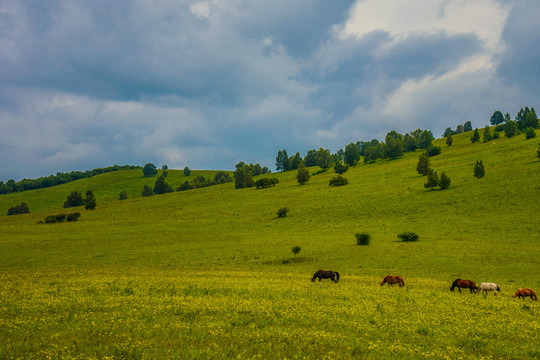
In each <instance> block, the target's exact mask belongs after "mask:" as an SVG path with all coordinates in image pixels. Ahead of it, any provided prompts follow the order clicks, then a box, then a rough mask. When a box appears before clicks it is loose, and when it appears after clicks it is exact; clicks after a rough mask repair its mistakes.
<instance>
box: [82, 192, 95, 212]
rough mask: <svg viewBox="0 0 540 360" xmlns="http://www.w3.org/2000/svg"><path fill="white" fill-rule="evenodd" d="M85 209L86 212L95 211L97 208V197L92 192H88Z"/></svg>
mask: <svg viewBox="0 0 540 360" xmlns="http://www.w3.org/2000/svg"><path fill="white" fill-rule="evenodd" d="M84 204H85V205H84V208H85V209H86V210H94V209H95V208H96V197H95V196H94V193H93V192H92V190H88V191H87V192H86V199H85V200H84Z"/></svg>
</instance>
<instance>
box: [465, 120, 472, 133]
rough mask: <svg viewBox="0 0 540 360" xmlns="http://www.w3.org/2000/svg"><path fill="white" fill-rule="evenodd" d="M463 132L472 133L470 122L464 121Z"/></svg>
mask: <svg viewBox="0 0 540 360" xmlns="http://www.w3.org/2000/svg"><path fill="white" fill-rule="evenodd" d="M463 131H464V132H468V131H472V124H471V122H470V121H466V122H465V124H463Z"/></svg>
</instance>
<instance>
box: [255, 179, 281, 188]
mask: <svg viewBox="0 0 540 360" xmlns="http://www.w3.org/2000/svg"><path fill="white" fill-rule="evenodd" d="M277 183H279V180H278V179H277V178H272V179H270V178H262V179H259V180H257V181H255V186H256V187H257V189H260V188H263V189H265V188H269V187H271V186H276V184H277Z"/></svg>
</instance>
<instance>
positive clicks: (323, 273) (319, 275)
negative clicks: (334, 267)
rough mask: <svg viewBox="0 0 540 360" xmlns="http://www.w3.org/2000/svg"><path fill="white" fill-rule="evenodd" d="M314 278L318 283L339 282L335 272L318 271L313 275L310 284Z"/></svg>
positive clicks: (337, 274)
mask: <svg viewBox="0 0 540 360" xmlns="http://www.w3.org/2000/svg"><path fill="white" fill-rule="evenodd" d="M316 278H319V281H321V280H322V279H330V280H332V282H335V283H337V282H338V281H339V273H338V272H337V271H327V270H319V271H317V272H316V273H315V274H314V275H313V277H312V278H311V282H314V281H315V279H316Z"/></svg>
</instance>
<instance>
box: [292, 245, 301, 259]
mask: <svg viewBox="0 0 540 360" xmlns="http://www.w3.org/2000/svg"><path fill="white" fill-rule="evenodd" d="M300 250H302V248H301V247H300V246H293V247H292V249H291V251H292V252H293V254H294V257H296V255H297V254H298V253H299V252H300Z"/></svg>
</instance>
